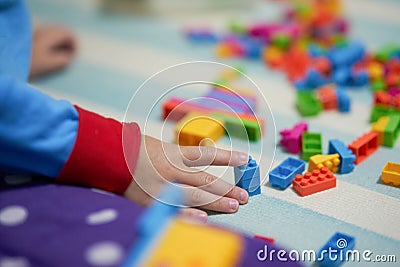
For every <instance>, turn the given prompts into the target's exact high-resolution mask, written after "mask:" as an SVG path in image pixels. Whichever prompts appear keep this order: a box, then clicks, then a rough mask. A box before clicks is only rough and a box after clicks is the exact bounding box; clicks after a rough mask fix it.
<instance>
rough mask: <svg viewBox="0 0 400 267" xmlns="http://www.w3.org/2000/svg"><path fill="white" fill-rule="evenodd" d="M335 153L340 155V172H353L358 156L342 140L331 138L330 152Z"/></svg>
mask: <svg viewBox="0 0 400 267" xmlns="http://www.w3.org/2000/svg"><path fill="white" fill-rule="evenodd" d="M335 153H338V154H339V157H340V164H339V166H338V171H339V173H341V174H345V173H349V172H352V171H353V169H354V167H355V165H354V161H355V160H356V156H355V155H354V154H353V152H351V150H350V149H349V148H348V147H347V146H346V145H345V144H344V143H343V142H342V141H340V140H338V139H331V140H329V146H328V154H335Z"/></svg>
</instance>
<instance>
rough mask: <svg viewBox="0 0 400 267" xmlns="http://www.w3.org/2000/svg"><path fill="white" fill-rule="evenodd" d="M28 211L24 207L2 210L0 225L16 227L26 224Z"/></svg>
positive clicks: (11, 207)
mask: <svg viewBox="0 0 400 267" xmlns="http://www.w3.org/2000/svg"><path fill="white" fill-rule="evenodd" d="M27 217H28V211H27V210H26V209H25V208H24V207H22V206H8V207H5V208H3V209H1V210H0V224H3V225H5V226H15V225H18V224H21V223H23V222H25V220H26V218H27Z"/></svg>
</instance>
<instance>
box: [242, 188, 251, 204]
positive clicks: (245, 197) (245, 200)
mask: <svg viewBox="0 0 400 267" xmlns="http://www.w3.org/2000/svg"><path fill="white" fill-rule="evenodd" d="M248 197H249V196H248V194H247V192H246V191H244V190H242V191H241V192H240V201H241V202H243V203H246V202H247V199H248Z"/></svg>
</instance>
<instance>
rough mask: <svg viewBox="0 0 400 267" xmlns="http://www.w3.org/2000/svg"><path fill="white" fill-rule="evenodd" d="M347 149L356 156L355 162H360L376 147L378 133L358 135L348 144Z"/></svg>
mask: <svg viewBox="0 0 400 267" xmlns="http://www.w3.org/2000/svg"><path fill="white" fill-rule="evenodd" d="M349 149H350V150H351V151H352V152H353V154H354V155H355V156H356V160H355V162H354V163H355V164H358V163H360V162H362V161H363V160H364V159H366V158H367V157H369V156H370V155H371V154H372V153H374V152H375V151H376V150H377V149H378V134H377V133H375V132H369V133H366V134H364V135H363V136H361V137H359V138H358V139H357V140H355V141H353V143H351V144H350V145H349Z"/></svg>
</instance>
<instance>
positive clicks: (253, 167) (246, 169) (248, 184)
mask: <svg viewBox="0 0 400 267" xmlns="http://www.w3.org/2000/svg"><path fill="white" fill-rule="evenodd" d="M234 174H235V184H236V185H237V186H239V187H241V188H243V189H245V190H246V191H247V192H248V193H249V196H254V195H258V194H261V187H260V184H261V182H260V168H259V166H258V164H257V162H256V161H255V160H254V159H253V158H252V157H251V156H249V161H248V162H247V164H244V165H242V166H238V167H235V168H234Z"/></svg>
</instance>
